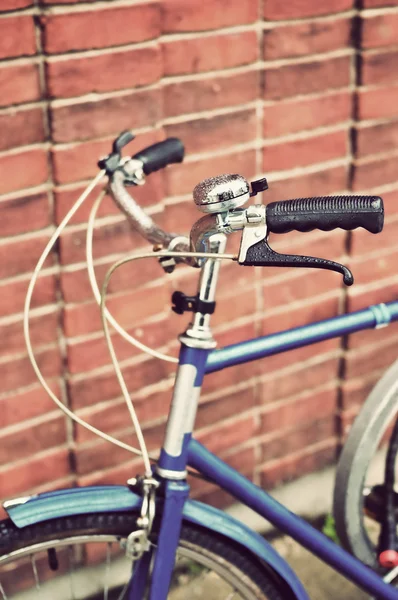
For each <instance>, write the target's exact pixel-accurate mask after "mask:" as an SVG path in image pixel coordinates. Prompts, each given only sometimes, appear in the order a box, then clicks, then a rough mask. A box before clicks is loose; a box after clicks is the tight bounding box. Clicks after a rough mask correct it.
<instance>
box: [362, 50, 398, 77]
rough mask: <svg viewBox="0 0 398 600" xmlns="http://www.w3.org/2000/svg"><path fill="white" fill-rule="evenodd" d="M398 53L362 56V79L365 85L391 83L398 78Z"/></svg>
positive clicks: (378, 53)
mask: <svg viewBox="0 0 398 600" xmlns="http://www.w3.org/2000/svg"><path fill="white" fill-rule="evenodd" d="M397 60H398V51H397V50H395V51H390V52H377V53H371V54H369V53H366V54H362V61H361V66H360V77H361V83H362V84H363V85H375V84H380V83H390V82H391V81H394V80H396V79H397V78H398V72H397Z"/></svg>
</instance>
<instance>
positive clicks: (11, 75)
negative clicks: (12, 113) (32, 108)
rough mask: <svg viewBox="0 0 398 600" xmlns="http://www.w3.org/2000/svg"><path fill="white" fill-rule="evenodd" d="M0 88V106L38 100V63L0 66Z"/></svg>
mask: <svg viewBox="0 0 398 600" xmlns="http://www.w3.org/2000/svg"><path fill="white" fill-rule="evenodd" d="M0 89H1V97H0V106H8V105H9V104H20V103H21V102H32V101H34V100H39V98H40V83H39V68H38V65H36V64H34V63H27V64H11V65H7V66H2V67H0Z"/></svg>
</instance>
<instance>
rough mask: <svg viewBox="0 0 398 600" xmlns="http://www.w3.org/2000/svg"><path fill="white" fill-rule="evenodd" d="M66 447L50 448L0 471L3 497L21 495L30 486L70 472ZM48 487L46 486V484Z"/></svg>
mask: <svg viewBox="0 0 398 600" xmlns="http://www.w3.org/2000/svg"><path fill="white" fill-rule="evenodd" d="M69 469H70V467H69V451H68V449H67V448H59V449H56V450H54V449H52V450H49V451H47V452H46V453H43V454H40V455H39V456H33V457H32V458H30V459H29V460H24V461H20V462H19V463H18V464H17V465H13V464H11V465H10V466H8V467H6V468H5V469H1V471H0V489H1V493H2V495H3V497H4V498H10V497H12V496H18V495H21V494H22V493H23V492H25V493H26V492H28V491H30V490H31V489H32V488H35V487H37V486H40V485H43V484H50V483H51V482H53V481H55V480H57V479H60V478H61V477H66V476H67V475H69V473H70V470H69ZM47 487H48V486H47Z"/></svg>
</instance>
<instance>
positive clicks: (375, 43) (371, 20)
mask: <svg viewBox="0 0 398 600" xmlns="http://www.w3.org/2000/svg"><path fill="white" fill-rule="evenodd" d="M361 27H362V31H361V45H362V47H363V48H377V47H379V46H393V45H394V44H395V43H396V39H397V36H398V14H394V13H393V14H391V13H389V14H384V15H369V16H366V17H362V20H361Z"/></svg>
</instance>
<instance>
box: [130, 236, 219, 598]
mask: <svg viewBox="0 0 398 600" xmlns="http://www.w3.org/2000/svg"><path fill="white" fill-rule="evenodd" d="M206 244H207V246H208V251H210V252H214V253H215V254H217V253H222V252H224V250H225V246H226V236H225V235H224V234H218V233H215V234H212V235H210V236H209V237H208V239H207V240H206ZM219 268H220V259H217V258H215V259H208V260H206V262H205V263H204V265H203V266H202V269H201V276H200V281H199V289H198V294H197V296H196V302H197V304H196V306H195V308H194V315H193V319H192V322H191V323H190V324H189V326H188V328H187V330H186V331H185V333H184V334H182V335H181V336H180V342H181V349H180V356H179V364H178V368H177V374H176V380H175V385H174V391H173V398H172V401H171V406H170V412H169V417H168V420H167V426H166V432H165V438H164V442H163V447H162V450H161V453H160V457H159V461H158V464H157V465H156V469H155V476H156V477H157V479H158V480H159V482H160V487H159V492H158V497H161V498H163V506H162V509H161V516H160V528H159V535H158V538H157V541H156V549H154V546H153V545H151V546H150V547H149V549H148V550H147V551H146V552H144V554H143V555H142V557H141V558H140V559H139V560H137V561H135V563H134V569H133V575H132V580H131V585H130V591H129V600H142V599H143V598H144V597H145V594H146V593H147V586H148V581H149V580H150V582H151V583H150V591H149V599H150V600H166V598H167V595H168V590H169V587H170V582H171V578H172V573H173V569H174V563H175V557H176V551H177V547H178V542H179V539H180V531H181V525H182V514H183V508H184V503H185V501H186V499H187V498H188V496H189V485H188V483H187V482H186V474H187V473H186V465H187V460H188V445H189V442H190V440H191V437H192V431H193V427H194V422H195V417H196V411H197V405H198V402H199V397H200V391H201V387H202V382H203V378H204V374H205V366H206V361H207V357H208V354H209V352H210V351H211V350H213V349H214V347H215V342H214V340H213V337H212V334H211V330H210V316H211V313H212V312H213V311H214V303H215V293H216V286H217V280H218V274H219Z"/></svg>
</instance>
